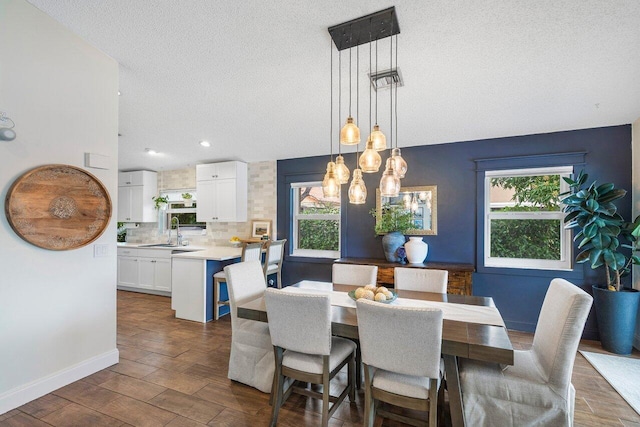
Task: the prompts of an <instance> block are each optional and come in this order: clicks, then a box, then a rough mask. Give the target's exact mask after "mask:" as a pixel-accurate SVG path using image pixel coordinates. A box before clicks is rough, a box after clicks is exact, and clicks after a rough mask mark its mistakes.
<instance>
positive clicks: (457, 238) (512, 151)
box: [277, 125, 632, 338]
mask: <svg viewBox="0 0 640 427" xmlns="http://www.w3.org/2000/svg"><path fill="white" fill-rule="evenodd" d="M577 152H584V153H586V154H585V155H584V163H585V164H584V165H577V166H576V167H575V170H576V172H577V171H579V170H580V169H581V168H583V167H584V169H585V170H586V172H587V173H589V177H590V180H592V179H597V180H598V181H599V182H601V183H602V182H613V183H615V184H616V186H617V187H619V188H623V189H627V190H630V189H631V188H632V187H631V126H630V125H623V126H613V127H606V128H596V129H585V130H576V131H567V132H555V133H548V134H539V135H526V136H518V137H509V138H496V139H488V140H481V141H469V142H459V143H452V144H440V145H425V146H419V147H407V148H403V149H402V154H403V156H404V158H405V159H406V160H407V163H408V165H409V171H408V173H407V176H406V177H405V179H403V180H402V185H403V186H406V187H409V186H418V185H437V186H438V235H437V236H425V237H424V241H425V242H427V243H428V244H429V255H428V260H429V261H440V262H458V263H467V264H474V265H475V266H476V273H474V277H473V293H474V295H481V296H491V297H493V299H494V301H495V303H496V305H497V306H498V308H499V309H500V312H501V313H502V315H503V317H504V318H505V320H506V323H507V326H508V327H509V328H513V329H518V330H524V331H533V330H534V329H535V324H536V320H537V317H538V314H539V312H540V307H541V306H542V300H543V298H544V295H545V293H546V291H547V287H548V286H549V282H550V280H551V279H552V278H553V277H563V278H566V279H567V280H569V281H571V282H573V283H575V284H577V285H579V286H581V287H583V288H584V289H585V290H587V291H589V292H590V289H589V288H590V286H591V285H592V284H596V283H598V281H599V276H598V274H601V273H594V272H593V271H591V269H590V268H588V267H586V266H584V265H582V264H576V266H575V268H574V270H573V271H569V272H566V271H540V270H523V269H490V268H484V267H483V266H482V265H478V261H477V259H478V255H479V254H480V251H481V248H482V245H483V242H482V240H483V237H482V230H479V229H478V227H479V226H478V224H479V223H480V224H482V222H481V221H480V222H479V221H478V215H482V213H481V210H482V209H481V205H482V201H478V188H477V186H478V182H477V181H478V179H477V176H476V175H477V173H476V161H478V160H481V159H488V158H508V157H519V156H543V155H548V154H558V153H577ZM387 155H388V154H387V153H385V155H384V156H383V162H384V159H385V158H386V156H387ZM328 157H329V156H319V157H308V158H298V159H287V160H279V161H278V172H277V173H278V224H279V226H278V238H286V239H290V238H291V237H290V236H291V232H292V230H291V218H290V215H291V214H290V213H291V191H290V187H289V184H290V183H292V182H304V181H321V180H322V177H323V175H324V171H325V168H326V163H327V161H328ZM543 158H544V157H543ZM538 159H540V158H538ZM345 161H346V163H347V165H348V166H349V167H350V168H352V165H353V164H354V163H355V155H354V154H349V155H345ZM379 179H380V172H378V173H376V174H371V175H369V174H364V180H365V183H366V186H367V190H368V192H369V194H368V196H367V203H366V204H364V205H350V204H349V203H348V199H347V195H346V193H347V191H346V189H347V188H348V187H347V186H346V185H345V186H343V191H342V202H343V205H342V206H343V216H342V221H343V224H342V256H343V257H368V258H380V259H382V258H384V255H383V253H382V247H381V238H380V237H376V236H375V234H374V232H373V227H374V222H375V220H374V218H373V217H372V216H371V215H369V211H370V210H371V209H373V208H375V189H376V187H377V186H378V183H379ZM479 206H480V207H479ZM618 207H619V209H620V212H621V214H622V215H623V216H624V217H625V218H626V219H630V213H631V196H630V195H629V196H627V197H625V198H624V199H622V201H621V202H620V203H618ZM288 250H289V247H288V245H287V252H288ZM481 260H482V258H481V257H480V262H481ZM331 263H332V260H310V259H308V258H296V257H291V256H289V255H288V254H287V255H286V256H285V263H284V268H283V282H284V284H285V285H286V284H292V283H295V282H297V281H299V280H302V279H315V280H330V279H331ZM594 317H595V316H593V313H592V316H590V318H589V320H588V322H587V326H586V328H585V337H587V338H596V337H597V332H596V328H595V320H594Z"/></svg>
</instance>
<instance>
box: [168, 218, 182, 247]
mask: <svg viewBox="0 0 640 427" xmlns="http://www.w3.org/2000/svg"><path fill="white" fill-rule="evenodd" d="M174 219H175V220H176V245H178V246H180V245H182V233H180V220H179V219H178V217H176V216H174V217H171V220H169V238H168V239H167V244H169V245H170V244H171V227H172V226H173V220H174Z"/></svg>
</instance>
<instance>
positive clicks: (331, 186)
mask: <svg viewBox="0 0 640 427" xmlns="http://www.w3.org/2000/svg"><path fill="white" fill-rule="evenodd" d="M335 167H336V164H335V163H334V162H329V163H327V173H326V174H325V175H324V179H323V180H322V194H323V195H324V197H338V196H339V195H340V182H339V181H338V179H337V178H336V174H335Z"/></svg>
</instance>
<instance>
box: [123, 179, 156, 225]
mask: <svg viewBox="0 0 640 427" xmlns="http://www.w3.org/2000/svg"><path fill="white" fill-rule="evenodd" d="M157 193H158V174H157V173H155V172H151V171H133V172H120V173H118V221H119V222H156V221H157V219H158V218H157V212H156V210H155V207H154V206H155V204H154V203H153V200H152V197H154V196H156V195H157Z"/></svg>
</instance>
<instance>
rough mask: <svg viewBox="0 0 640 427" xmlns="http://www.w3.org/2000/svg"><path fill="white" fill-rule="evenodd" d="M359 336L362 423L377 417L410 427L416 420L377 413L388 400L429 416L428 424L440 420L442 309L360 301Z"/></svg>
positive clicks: (358, 310) (430, 424) (419, 423)
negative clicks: (380, 406)
mask: <svg viewBox="0 0 640 427" xmlns="http://www.w3.org/2000/svg"><path fill="white" fill-rule="evenodd" d="M356 313H357V316H358V334H359V335H360V347H361V352H362V363H363V364H364V375H365V389H364V390H365V391H364V393H365V409H364V425H365V427H370V426H373V423H374V420H375V416H376V413H377V414H379V415H381V416H383V417H385V418H391V419H394V420H398V421H402V422H404V423H407V424H411V425H425V424H426V423H425V420H416V419H412V418H408V417H405V416H401V415H398V414H395V413H391V412H388V411H385V410H382V409H378V406H379V402H380V401H382V402H386V403H389V404H392V405H395V406H401V407H404V408H409V409H413V410H418V411H428V412H429V423H428V425H429V426H432V427H435V426H436V425H437V420H438V409H437V407H438V397H440V398H441V399H440V400H441V401H442V397H443V395H442V393H438V391H439V390H440V382H441V380H442V369H441V361H440V360H441V358H440V351H441V347H442V316H443V315H442V310H440V309H434V308H427V307H421V308H416V307H401V306H391V305H386V304H380V303H377V302H374V301H368V300H364V299H359V300H358V301H356Z"/></svg>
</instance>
